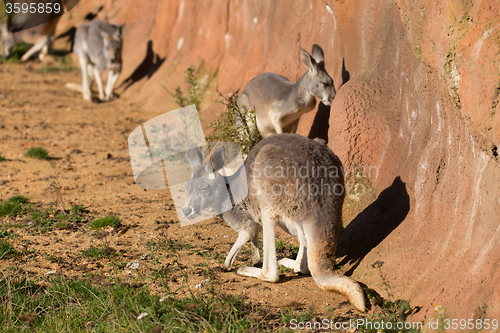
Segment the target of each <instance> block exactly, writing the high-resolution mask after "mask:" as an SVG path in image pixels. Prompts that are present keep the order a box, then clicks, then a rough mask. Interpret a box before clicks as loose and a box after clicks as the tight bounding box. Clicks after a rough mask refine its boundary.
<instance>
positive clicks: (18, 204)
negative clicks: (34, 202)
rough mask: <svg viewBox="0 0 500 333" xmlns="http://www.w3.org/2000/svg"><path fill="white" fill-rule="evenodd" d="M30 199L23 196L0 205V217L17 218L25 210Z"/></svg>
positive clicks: (12, 198) (17, 196)
mask: <svg viewBox="0 0 500 333" xmlns="http://www.w3.org/2000/svg"><path fill="white" fill-rule="evenodd" d="M27 203H28V199H27V198H26V197H24V196H22V195H16V196H13V197H11V198H9V199H8V200H7V201H6V202H4V203H3V204H0V216H17V215H20V214H21V213H23V211H24V210H25V204H27Z"/></svg>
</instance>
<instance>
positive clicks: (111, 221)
mask: <svg viewBox="0 0 500 333" xmlns="http://www.w3.org/2000/svg"><path fill="white" fill-rule="evenodd" d="M121 224H122V222H121V220H120V218H118V217H116V216H106V217H103V218H100V219H98V220H95V221H92V222H90V224H89V228H90V229H92V230H97V229H101V228H104V227H107V226H112V227H115V228H116V227H119V226H121Z"/></svg>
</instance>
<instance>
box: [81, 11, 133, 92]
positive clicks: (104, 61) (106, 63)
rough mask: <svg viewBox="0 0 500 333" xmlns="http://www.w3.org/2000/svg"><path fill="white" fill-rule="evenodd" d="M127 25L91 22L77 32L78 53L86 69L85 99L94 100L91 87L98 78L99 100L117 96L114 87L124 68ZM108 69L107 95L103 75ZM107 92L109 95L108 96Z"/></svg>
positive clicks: (83, 84)
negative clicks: (124, 32)
mask: <svg viewBox="0 0 500 333" xmlns="http://www.w3.org/2000/svg"><path fill="white" fill-rule="evenodd" d="M124 28H125V26H124V25H121V26H119V25H111V24H109V23H108V22H106V21H101V20H97V21H91V22H89V23H87V24H84V25H82V26H79V27H78V28H77V29H76V33H75V44H74V47H73V49H74V52H75V54H76V55H77V56H78V61H79V62H80V68H81V70H82V92H83V99H84V100H87V101H90V100H91V92H90V86H91V85H92V81H93V79H94V78H95V80H96V82H97V87H98V89H99V99H100V100H101V101H104V100H106V101H108V100H110V99H112V97H113V87H114V86H115V83H116V80H117V79H118V76H119V75H120V72H121V67H122V57H121V50H122V38H123V30H124ZM104 70H108V81H107V82H106V90H105V92H103V88H102V79H101V73H102V72H103V71H104ZM104 93H106V95H105V94H104Z"/></svg>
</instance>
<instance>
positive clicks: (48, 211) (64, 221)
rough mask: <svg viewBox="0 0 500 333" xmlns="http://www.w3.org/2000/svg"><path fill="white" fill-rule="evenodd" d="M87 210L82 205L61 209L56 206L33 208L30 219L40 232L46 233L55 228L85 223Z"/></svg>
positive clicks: (65, 227)
mask: <svg viewBox="0 0 500 333" xmlns="http://www.w3.org/2000/svg"><path fill="white" fill-rule="evenodd" d="M86 213H87V210H86V209H85V208H84V207H82V206H78V205H76V206H71V209H70V210H66V211H61V210H58V209H56V208H54V207H46V208H43V209H33V210H32V211H31V213H30V220H32V222H33V227H35V228H36V230H37V231H38V232H41V233H44V232H47V231H51V230H54V229H67V228H68V227H69V226H70V225H72V224H75V223H83V222H85V220H86V217H85V214H86Z"/></svg>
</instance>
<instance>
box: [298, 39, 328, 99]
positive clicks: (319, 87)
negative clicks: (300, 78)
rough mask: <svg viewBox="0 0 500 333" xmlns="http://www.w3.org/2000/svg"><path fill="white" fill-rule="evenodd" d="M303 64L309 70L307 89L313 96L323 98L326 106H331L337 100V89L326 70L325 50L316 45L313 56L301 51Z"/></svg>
mask: <svg viewBox="0 0 500 333" xmlns="http://www.w3.org/2000/svg"><path fill="white" fill-rule="evenodd" d="M300 53H301V55H302V62H303V63H304V65H305V66H306V67H307V69H308V70H309V73H308V78H309V80H308V82H307V83H306V87H307V89H308V90H309V92H310V93H311V94H313V95H314V96H316V97H318V98H321V101H322V102H323V104H325V105H330V104H331V103H332V101H333V99H334V98H335V94H336V91H335V87H334V86H333V80H332V78H331V77H330V75H328V73H327V72H326V70H325V60H324V56H323V50H322V49H321V47H319V45H316V44H314V46H313V49H312V56H311V55H309V53H307V51H306V50H304V49H300Z"/></svg>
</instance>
